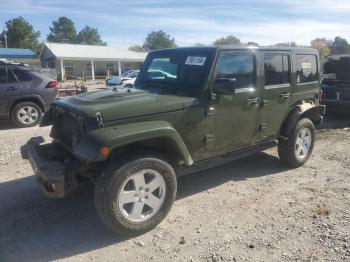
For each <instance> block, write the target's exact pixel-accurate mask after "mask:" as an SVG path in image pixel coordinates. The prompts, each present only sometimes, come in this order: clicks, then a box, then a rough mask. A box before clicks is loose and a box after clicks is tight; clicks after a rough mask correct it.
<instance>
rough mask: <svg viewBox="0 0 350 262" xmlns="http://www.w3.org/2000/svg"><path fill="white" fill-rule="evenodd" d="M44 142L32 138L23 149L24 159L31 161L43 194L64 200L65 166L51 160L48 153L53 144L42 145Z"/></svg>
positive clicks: (39, 138) (37, 138)
mask: <svg viewBox="0 0 350 262" xmlns="http://www.w3.org/2000/svg"><path fill="white" fill-rule="evenodd" d="M43 142H44V139H43V137H33V138H31V139H30V140H29V141H28V142H27V144H26V145H25V146H23V147H22V148H21V152H22V158H24V159H29V162H30V164H31V166H32V168H33V171H34V173H35V176H36V179H37V182H38V185H39V187H40V189H41V190H42V191H43V193H44V194H45V195H46V196H48V197H53V198H62V197H64V196H65V168H64V165H63V164H62V163H61V162H59V161H57V160H50V159H49V155H48V151H49V148H50V147H51V146H52V144H48V145H40V144H41V143H43Z"/></svg>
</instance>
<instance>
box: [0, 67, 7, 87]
mask: <svg viewBox="0 0 350 262" xmlns="http://www.w3.org/2000/svg"><path fill="white" fill-rule="evenodd" d="M6 83H7V76H6V69H5V68H0V84H6Z"/></svg>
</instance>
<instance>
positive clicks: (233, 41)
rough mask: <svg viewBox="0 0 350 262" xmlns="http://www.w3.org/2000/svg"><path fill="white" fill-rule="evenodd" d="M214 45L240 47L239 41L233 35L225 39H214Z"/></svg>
mask: <svg viewBox="0 0 350 262" xmlns="http://www.w3.org/2000/svg"><path fill="white" fill-rule="evenodd" d="M213 44H214V45H241V44H242V43H241V40H239V39H238V38H237V37H235V36H233V35H228V36H225V37H221V38H219V39H216V40H215V41H214V43H213Z"/></svg>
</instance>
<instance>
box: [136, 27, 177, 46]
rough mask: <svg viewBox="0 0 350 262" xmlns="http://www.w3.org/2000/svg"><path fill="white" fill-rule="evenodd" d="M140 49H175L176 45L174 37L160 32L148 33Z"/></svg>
mask: <svg viewBox="0 0 350 262" xmlns="http://www.w3.org/2000/svg"><path fill="white" fill-rule="evenodd" d="M142 47H143V48H144V49H145V50H146V51H150V50H155V49H162V48H172V47H177V45H176V43H175V38H174V37H171V36H170V35H168V34H167V33H165V32H164V31H162V30H160V31H152V32H151V33H149V34H148V35H147V37H146V39H145V42H144V44H143V46H142Z"/></svg>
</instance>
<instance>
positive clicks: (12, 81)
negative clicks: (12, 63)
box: [0, 67, 20, 116]
mask: <svg viewBox="0 0 350 262" xmlns="http://www.w3.org/2000/svg"><path fill="white" fill-rule="evenodd" d="M19 96H20V84H19V83H18V81H17V79H16V77H15V76H14V75H13V73H12V72H11V71H10V70H9V69H7V68H5V67H3V68H1V69H0V115H1V116H8V114H9V109H10V108H9V107H10V105H11V102H12V101H13V100H14V99H15V98H17V97H19Z"/></svg>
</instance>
